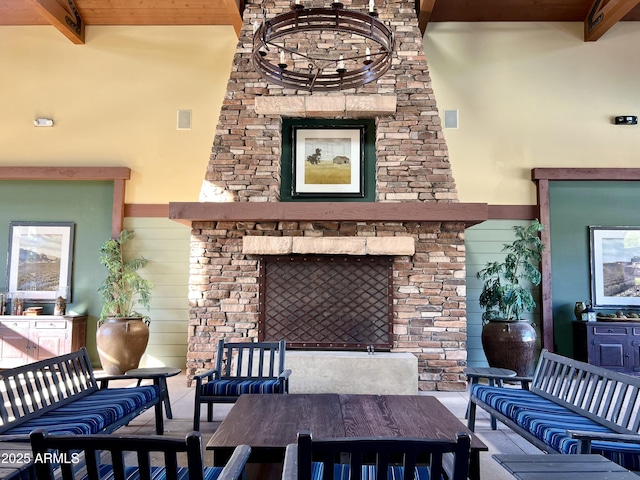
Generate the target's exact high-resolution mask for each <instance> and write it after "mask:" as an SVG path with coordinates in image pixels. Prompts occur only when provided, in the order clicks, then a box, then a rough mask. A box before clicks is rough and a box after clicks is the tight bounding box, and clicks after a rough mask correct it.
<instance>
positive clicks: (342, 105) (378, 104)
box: [255, 94, 398, 118]
mask: <svg viewBox="0 0 640 480" xmlns="http://www.w3.org/2000/svg"><path fill="white" fill-rule="evenodd" d="M397 102H398V98H397V96H396V95H375V94H374V95H331V96H313V95H309V96H293V97H284V96H282V97H280V96H263V97H256V99H255V112H256V113H257V114H258V115H287V116H295V117H302V118H305V117H335V116H343V115H347V114H348V115H349V116H351V117H360V118H366V117H375V116H378V115H392V114H394V113H396V107H397Z"/></svg>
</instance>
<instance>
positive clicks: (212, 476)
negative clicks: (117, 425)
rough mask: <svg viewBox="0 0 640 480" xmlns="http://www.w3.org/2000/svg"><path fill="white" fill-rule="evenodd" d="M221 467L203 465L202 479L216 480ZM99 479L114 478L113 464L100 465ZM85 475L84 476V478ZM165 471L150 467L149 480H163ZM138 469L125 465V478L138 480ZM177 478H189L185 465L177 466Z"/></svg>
mask: <svg viewBox="0 0 640 480" xmlns="http://www.w3.org/2000/svg"><path fill="white" fill-rule="evenodd" d="M222 468H223V467H205V468H204V480H216V479H217V478H218V477H219V476H220V473H221V472H222ZM99 471H100V480H115V476H114V474H113V466H112V465H109V464H104V465H100V467H99ZM86 478H87V477H86V476H85V477H84V479H86ZM166 478H167V472H166V469H165V468H164V467H151V480H165V479H166ZM139 479H140V470H139V469H138V467H125V480H139ZM178 480H189V469H188V468H187V467H179V468H178Z"/></svg>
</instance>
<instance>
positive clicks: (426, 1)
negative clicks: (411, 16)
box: [416, 0, 436, 35]
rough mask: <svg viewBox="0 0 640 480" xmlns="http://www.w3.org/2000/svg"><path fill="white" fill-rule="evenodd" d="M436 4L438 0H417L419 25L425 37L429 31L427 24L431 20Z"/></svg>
mask: <svg viewBox="0 0 640 480" xmlns="http://www.w3.org/2000/svg"><path fill="white" fill-rule="evenodd" d="M435 4H436V0H416V10H417V11H416V13H417V14H418V25H419V26H420V32H422V35H424V32H425V31H426V30H427V24H428V23H429V20H431V14H432V13H433V7H434V6H435Z"/></svg>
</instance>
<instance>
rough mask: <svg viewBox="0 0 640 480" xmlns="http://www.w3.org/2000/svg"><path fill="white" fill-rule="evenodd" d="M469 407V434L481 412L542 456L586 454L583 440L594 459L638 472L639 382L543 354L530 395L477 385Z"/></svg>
mask: <svg viewBox="0 0 640 480" xmlns="http://www.w3.org/2000/svg"><path fill="white" fill-rule="evenodd" d="M504 380H505V382H508V381H509V380H513V377H511V378H505V379H504ZM518 381H522V379H521V378H518ZM469 401H470V403H469V422H468V427H469V429H470V430H471V431H473V430H474V429H475V419H476V406H479V407H481V408H482V409H484V410H486V411H487V412H488V413H489V414H491V415H492V416H493V417H495V418H497V419H498V420H500V421H501V422H502V423H504V424H505V425H507V426H509V427H510V428H511V429H512V430H513V431H515V432H517V433H518V434H520V435H521V436H522V437H524V438H526V439H527V440H528V441H530V442H531V443H532V444H533V445H535V446H536V447H538V448H539V449H541V450H542V451H544V452H547V453H588V450H589V449H588V448H586V447H583V446H581V445H580V441H579V437H582V439H583V440H584V441H586V442H590V451H591V452H592V453H597V454H601V455H603V456H604V457H607V458H609V459H610V460H613V461H614V462H616V463H619V464H620V465H622V466H624V467H625V468H628V469H629V470H634V471H638V470H640V435H639V433H640V378H636V377H632V376H629V375H625V374H622V373H618V372H614V371H612V370H607V369H604V368H601V367H597V366H594V365H590V364H588V363H583V362H579V361H577V360H572V359H570V358H566V357H563V356H560V355H557V354H553V353H550V352H548V351H546V350H543V351H542V353H541V356H540V361H539V362H538V365H537V367H536V371H535V373H534V376H533V378H531V382H530V387H529V390H527V389H524V388H513V387H510V386H508V385H507V386H504V387H499V386H488V385H483V384H479V383H478V384H474V385H472V387H471V394H470V400H469ZM585 432H588V433H585ZM603 435H604V436H607V435H608V436H609V437H610V438H609V439H606V440H605V439H602V436H603ZM618 436H622V437H625V438H627V437H629V436H631V437H632V438H637V439H638V443H635V444H633V443H621V442H618V441H614V440H616V437H618Z"/></svg>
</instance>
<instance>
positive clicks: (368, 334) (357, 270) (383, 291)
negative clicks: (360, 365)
mask: <svg viewBox="0 0 640 480" xmlns="http://www.w3.org/2000/svg"><path fill="white" fill-rule="evenodd" d="M259 288H260V293H259V295H260V315H259V325H258V327H259V329H258V335H259V339H260V340H265V341H270V340H278V339H281V338H284V339H286V341H287V348H304V349H327V350H366V349H368V348H369V347H373V348H375V349H377V350H390V349H391V347H392V345H393V336H392V333H393V331H392V329H393V257H390V256H341V255H336V256H329V255H289V256H264V257H262V258H261V260H260V274H259Z"/></svg>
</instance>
